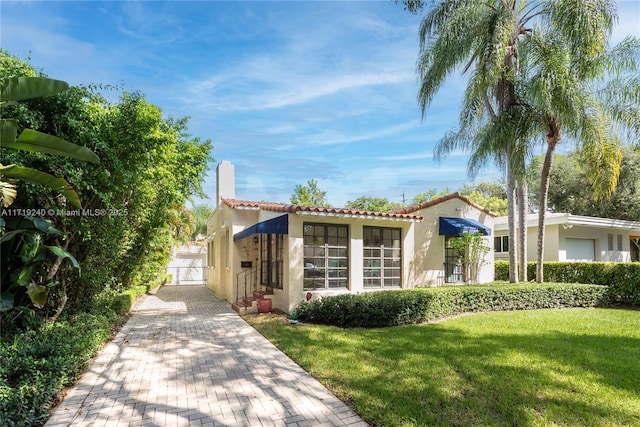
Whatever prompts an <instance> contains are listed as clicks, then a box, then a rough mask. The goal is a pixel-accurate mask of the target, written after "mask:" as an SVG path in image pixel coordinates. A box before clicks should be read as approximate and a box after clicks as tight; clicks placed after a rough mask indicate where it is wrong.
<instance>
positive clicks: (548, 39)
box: [521, 1, 640, 283]
mask: <svg viewBox="0 0 640 427" xmlns="http://www.w3.org/2000/svg"><path fill="white" fill-rule="evenodd" d="M571 3H572V2H553V3H550V4H549V5H548V6H549V13H548V14H547V15H546V16H548V17H549V19H548V22H544V24H546V25H545V26H544V27H542V26H536V28H535V30H534V31H533V32H532V33H531V35H530V37H528V38H527V39H526V40H525V41H524V42H523V45H522V52H523V61H525V62H526V63H527V64H529V65H530V66H529V67H526V68H523V70H522V74H523V76H522V82H521V83H522V93H523V94H524V95H523V98H524V100H525V102H526V103H527V104H528V106H527V108H528V110H529V114H530V117H532V118H534V120H532V121H530V122H529V124H530V125H531V126H532V129H530V130H529V132H530V133H537V134H538V135H539V134H540V133H544V134H545V135H546V146H547V149H546V154H545V157H544V162H543V167H542V173H541V180H540V200H539V209H538V242H537V269H536V281H537V282H539V283H541V282H543V280H544V272H543V261H544V260H543V249H544V234H545V216H546V211H547V199H548V197H547V196H548V191H549V178H550V174H551V167H552V160H553V153H554V151H555V148H556V146H557V144H558V143H559V142H560V141H561V139H562V135H563V133H564V134H566V135H567V136H569V137H570V138H571V139H573V140H574V141H576V142H577V144H578V147H579V151H580V152H581V153H582V157H583V159H584V165H585V166H586V167H587V169H588V171H589V172H590V173H589V176H590V183H591V185H592V186H593V188H594V192H595V194H596V196H597V197H610V195H611V193H612V192H613V191H614V189H615V187H616V184H617V179H618V176H619V172H620V164H621V162H622V152H621V149H620V142H619V135H618V129H620V128H626V129H627V130H629V131H630V132H635V133H636V134H637V133H638V131H639V127H640V123H639V122H638V120H637V119H638V117H640V100H638V98H637V94H636V95H635V97H634V94H633V91H634V90H637V88H638V87H639V86H638V80H639V79H640V78H639V77H638V74H637V72H638V63H637V61H636V58H638V55H639V53H640V41H639V40H637V39H634V38H627V39H625V40H624V41H623V42H622V43H620V44H619V45H618V46H616V47H615V48H614V49H611V50H607V40H608V38H609V35H610V34H611V30H612V27H613V24H614V22H615V19H616V18H617V15H616V11H615V5H614V4H613V3H612V2H609V1H599V2H591V3H593V4H589V5H584V4H581V5H580V6H582V8H577V9H576V5H575V4H571ZM594 4H596V6H598V7H593V6H594ZM566 16H571V20H570V21H568V22H563V20H564V17H566ZM554 17H556V19H554ZM560 18H562V19H560ZM627 72H631V73H633V74H631V78H632V81H631V82H629V80H628V79H625V78H618V77H620V76H625V75H627V74H626V73H627ZM605 79H608V81H607V82H606V83H607V84H606V85H604V86H603V83H604V82H605ZM629 83H631V84H629ZM633 88H636V89H633Z"/></svg>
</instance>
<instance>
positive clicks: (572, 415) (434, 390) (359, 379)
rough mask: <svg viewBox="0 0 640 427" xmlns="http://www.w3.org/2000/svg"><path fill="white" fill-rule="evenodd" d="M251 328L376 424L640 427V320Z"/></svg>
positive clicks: (603, 316) (497, 319)
mask: <svg viewBox="0 0 640 427" xmlns="http://www.w3.org/2000/svg"><path fill="white" fill-rule="evenodd" d="M246 319H247V320H248V321H249V322H250V323H251V324H252V325H253V326H254V327H255V328H256V329H258V330H259V331H260V332H261V333H262V334H263V335H265V336H266V337H267V338H269V339H270V340H271V341H272V342H274V344H276V345H277V346H278V347H279V348H281V349H282V350H283V351H285V352H286V353H287V354H288V355H289V356H291V358H292V359H293V360H295V361H296V362H297V363H298V364H300V365H301V366H303V367H304V368H305V369H306V370H307V371H309V372H310V373H311V374H312V375H313V376H314V377H316V378H318V379H319V380H320V381H321V382H322V383H323V384H324V385H325V386H327V387H328V388H329V389H330V390H331V391H332V392H334V393H335V394H336V395H337V396H338V397H339V398H341V399H342V400H344V401H346V402H348V403H349V404H350V405H351V406H352V407H353V408H354V409H355V410H356V411H357V412H358V413H359V414H360V415H361V416H362V417H363V418H364V419H365V420H366V421H367V422H369V423H370V424H372V425H376V426H435V425H445V426H488V425H497V426H501V425H504V426H507V425H509V426H549V425H568V426H623V425H629V426H631V425H633V426H638V425H640V311H634V310H615V309H564V310H533V311H512V312H498V313H483V314H475V315H469V316H462V317H458V318H454V319H449V320H446V321H444V322H441V323H433V324H424V325H414V326H403V327H394V328H382V329H339V328H336V327H330V326H317V325H306V324H298V325H295V326H292V325H288V324H287V323H286V322H285V318H284V317H283V316H276V315H258V316H247V318H246Z"/></svg>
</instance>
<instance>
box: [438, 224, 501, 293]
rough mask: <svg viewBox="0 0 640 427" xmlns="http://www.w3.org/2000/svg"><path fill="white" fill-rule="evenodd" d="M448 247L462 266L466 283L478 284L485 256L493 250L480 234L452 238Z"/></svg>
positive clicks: (465, 234)
mask: <svg viewBox="0 0 640 427" xmlns="http://www.w3.org/2000/svg"><path fill="white" fill-rule="evenodd" d="M448 245H449V247H450V248H451V249H453V250H454V251H455V252H454V253H455V255H454V256H456V257H458V258H459V260H460V261H459V262H460V263H461V264H462V268H463V272H464V282H465V283H471V284H472V283H478V274H479V273H480V268H481V267H482V265H483V261H484V256H485V255H486V254H487V253H488V252H489V251H490V250H491V248H490V247H489V246H488V245H487V244H486V243H485V241H484V238H483V237H482V235H481V234H480V233H476V234H469V233H464V234H463V235H462V236H456V237H452V238H450V239H449V241H448Z"/></svg>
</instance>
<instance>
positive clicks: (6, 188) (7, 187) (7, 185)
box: [0, 165, 18, 208]
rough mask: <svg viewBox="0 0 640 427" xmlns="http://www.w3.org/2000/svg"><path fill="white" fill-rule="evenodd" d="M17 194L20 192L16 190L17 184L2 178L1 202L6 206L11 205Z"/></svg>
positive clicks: (0, 182) (0, 186) (0, 187)
mask: <svg viewBox="0 0 640 427" xmlns="http://www.w3.org/2000/svg"><path fill="white" fill-rule="evenodd" d="M0 167H2V165H0ZM17 195H18V192H17V191H16V185H15V184H13V183H11V182H7V181H3V180H0V202H1V203H2V206H4V207H5V208H6V207H8V206H9V205H11V203H13V201H14V200H15V199H16V196H17Z"/></svg>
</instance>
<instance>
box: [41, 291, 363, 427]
mask: <svg viewBox="0 0 640 427" xmlns="http://www.w3.org/2000/svg"><path fill="white" fill-rule="evenodd" d="M46 425H47V426H49V427H52V426H63V425H64V426H67V425H73V426H345V425H347V426H366V425H367V424H366V423H365V422H364V421H362V419H360V418H359V417H358V416H357V415H355V414H354V412H353V411H351V409H349V407H347V406H346V405H345V404H344V403H343V402H341V401H340V400H338V399H337V398H336V397H335V396H333V395H331V394H330V393H329V392H328V391H327V389H325V388H324V387H323V386H322V385H321V384H320V383H318V382H317V381H316V380H315V379H313V378H312V377H311V376H310V375H309V374H308V373H306V372H305V371H304V370H303V369H302V368H300V367H299V366H298V365H296V364H295V363H293V361H291V359H289V358H288V357H287V356H286V355H284V354H283V353H282V352H281V351H279V350H278V349H277V348H276V347H275V346H273V345H272V344H271V343H270V342H269V341H267V340H266V339H265V338H264V337H262V336H261V335H260V334H258V333H257V332H256V331H255V330H254V329H253V328H252V327H251V326H249V325H248V324H247V323H246V322H245V321H244V320H242V319H241V318H240V317H239V316H238V315H237V314H236V313H235V312H234V311H233V310H231V308H230V306H229V304H228V303H227V302H224V301H220V300H218V299H216V298H215V296H214V295H213V293H212V292H211V291H210V290H209V289H207V288H205V287H195V286H165V287H163V288H161V289H160V290H159V291H158V293H157V294H156V295H155V296H147V297H146V299H145V300H144V301H143V302H142V304H140V306H139V307H138V308H137V309H136V310H135V312H134V315H133V316H132V317H131V319H129V321H128V322H127V324H126V325H125V326H124V327H123V328H122V330H121V331H120V332H119V333H118V335H117V336H116V338H115V339H114V340H113V341H112V342H111V343H109V344H108V345H107V346H106V347H105V348H104V350H102V351H101V352H100V354H99V355H98V357H97V358H96V360H95V362H94V363H93V364H92V365H91V366H90V367H89V370H88V371H87V372H86V373H85V374H84V375H83V376H82V378H81V379H80V381H79V382H78V383H77V384H76V386H75V387H74V388H73V389H71V390H70V392H69V394H68V395H67V396H66V398H65V399H64V401H63V402H62V403H61V404H60V405H59V406H58V407H57V408H56V409H55V411H54V413H53V415H52V417H51V418H50V419H49V421H48V422H47V424H46Z"/></svg>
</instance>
